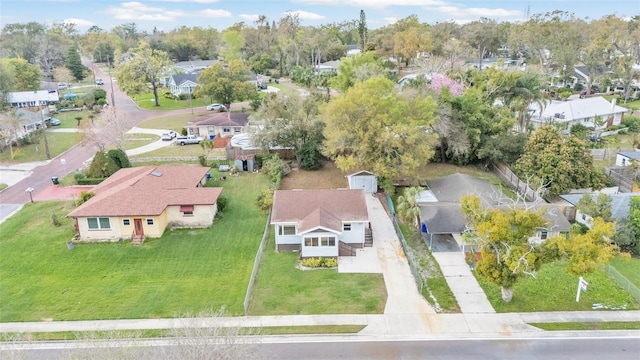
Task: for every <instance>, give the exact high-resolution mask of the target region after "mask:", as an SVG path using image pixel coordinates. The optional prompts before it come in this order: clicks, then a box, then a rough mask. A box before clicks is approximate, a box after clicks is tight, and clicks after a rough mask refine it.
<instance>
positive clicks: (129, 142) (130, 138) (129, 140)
mask: <svg viewBox="0 0 640 360" xmlns="http://www.w3.org/2000/svg"><path fill="white" fill-rule="evenodd" d="M159 139H160V136H158V135H153V134H127V135H126V138H125V141H124V143H123V144H122V145H123V148H124V149H123V150H125V151H126V150H130V149H135V148H138V147H141V146H145V145H147V144H151V143H152V142H155V141H158V140H159Z"/></svg>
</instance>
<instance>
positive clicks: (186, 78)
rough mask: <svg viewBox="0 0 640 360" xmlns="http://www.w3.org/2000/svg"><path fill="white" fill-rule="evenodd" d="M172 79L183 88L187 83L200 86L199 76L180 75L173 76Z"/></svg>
mask: <svg viewBox="0 0 640 360" xmlns="http://www.w3.org/2000/svg"><path fill="white" fill-rule="evenodd" d="M171 77H172V78H173V82H174V83H175V84H176V86H181V85H182V84H184V83H185V82H187V81H191V82H192V83H194V84H196V85H197V84H198V75H197V74H178V75H171Z"/></svg>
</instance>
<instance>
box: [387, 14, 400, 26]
mask: <svg viewBox="0 0 640 360" xmlns="http://www.w3.org/2000/svg"><path fill="white" fill-rule="evenodd" d="M384 21H385V22H386V24H387V25H391V24H395V23H396V22H398V18H397V17H393V16H391V17H386V18H384Z"/></svg>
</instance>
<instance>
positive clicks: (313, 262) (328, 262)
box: [300, 257, 338, 268]
mask: <svg viewBox="0 0 640 360" xmlns="http://www.w3.org/2000/svg"><path fill="white" fill-rule="evenodd" d="M300 264H302V266H305V267H310V268H319V267H323V268H333V267H336V266H338V260H337V259H335V258H323V257H317V258H315V257H310V258H305V259H302V260H300Z"/></svg>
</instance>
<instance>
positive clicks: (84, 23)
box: [62, 18, 95, 26]
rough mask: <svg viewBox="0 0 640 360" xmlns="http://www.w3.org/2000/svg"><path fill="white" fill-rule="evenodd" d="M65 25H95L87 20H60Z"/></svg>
mask: <svg viewBox="0 0 640 360" xmlns="http://www.w3.org/2000/svg"><path fill="white" fill-rule="evenodd" d="M62 22H63V23H65V24H76V26H93V25H95V23H94V22H93V21H89V20H83V19H76V18H68V19H64V20H62Z"/></svg>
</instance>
